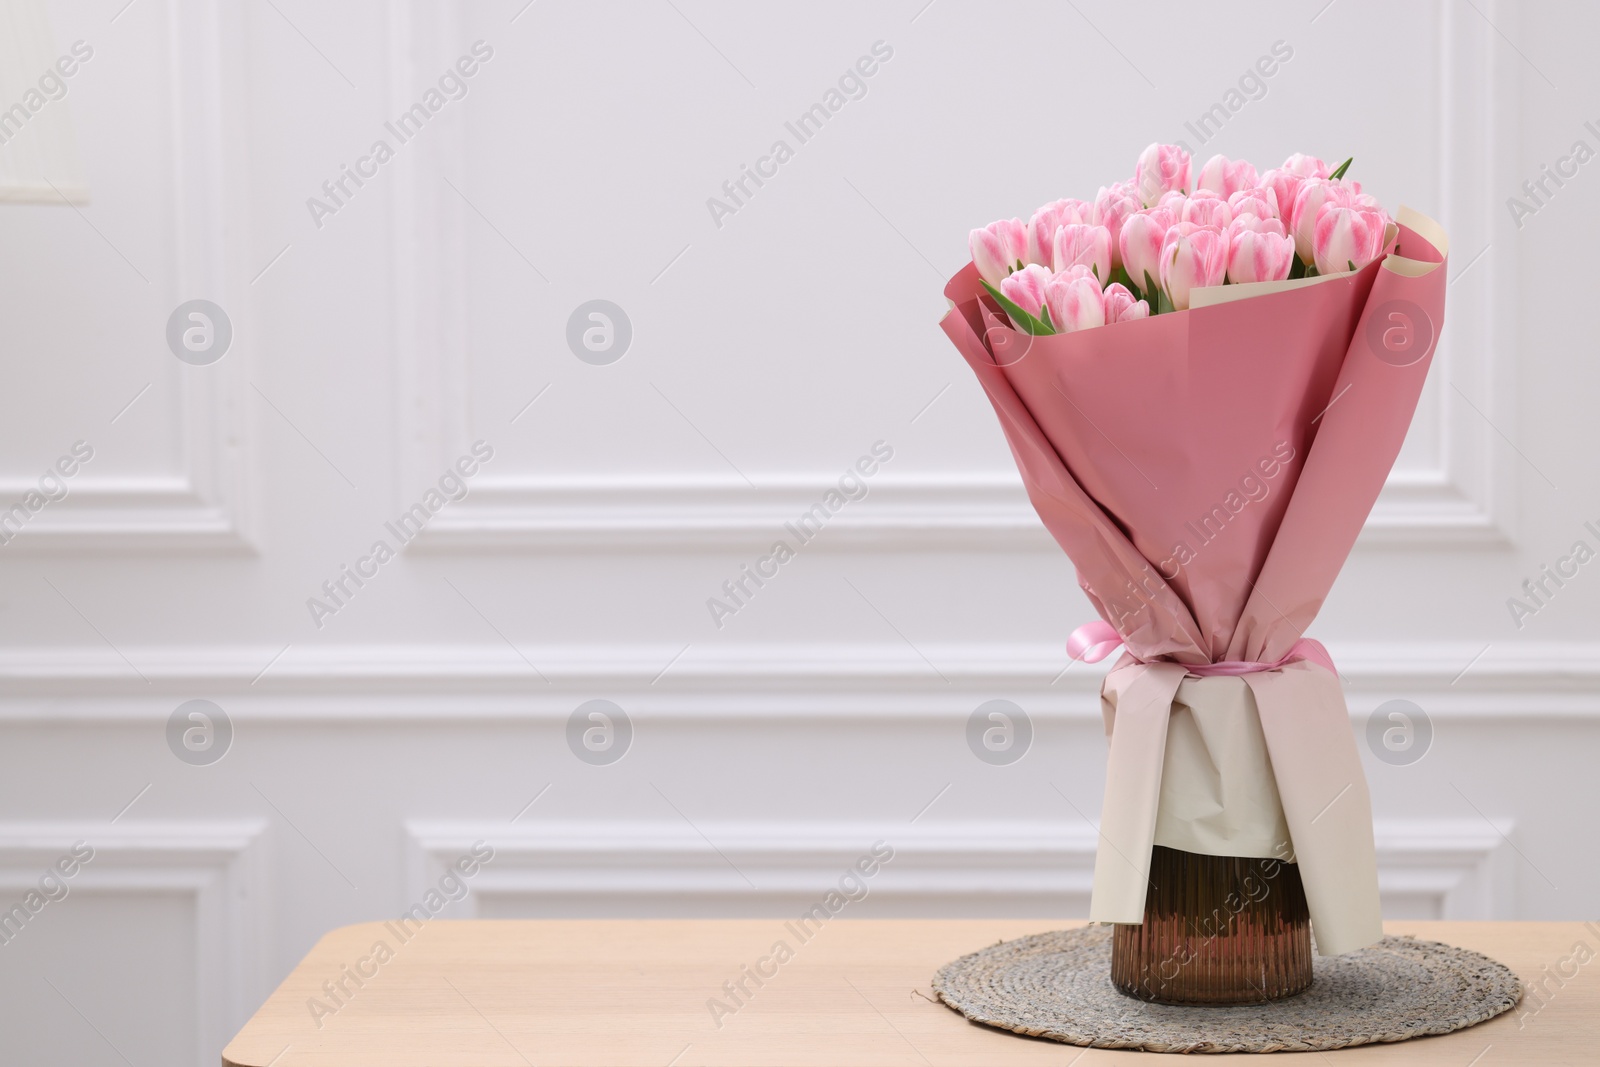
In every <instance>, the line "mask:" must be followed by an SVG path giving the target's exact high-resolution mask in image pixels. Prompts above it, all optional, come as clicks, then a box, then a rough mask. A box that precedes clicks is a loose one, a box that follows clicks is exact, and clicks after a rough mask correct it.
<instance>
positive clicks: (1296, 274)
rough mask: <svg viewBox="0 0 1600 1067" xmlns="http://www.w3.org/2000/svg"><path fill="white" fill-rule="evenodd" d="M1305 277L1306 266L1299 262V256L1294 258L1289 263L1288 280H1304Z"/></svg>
mask: <svg viewBox="0 0 1600 1067" xmlns="http://www.w3.org/2000/svg"><path fill="white" fill-rule="evenodd" d="M1305 276H1306V265H1305V263H1304V262H1302V261H1301V259H1300V257H1299V256H1295V257H1294V258H1293V259H1292V260H1290V261H1289V277H1290V278H1304V277H1305Z"/></svg>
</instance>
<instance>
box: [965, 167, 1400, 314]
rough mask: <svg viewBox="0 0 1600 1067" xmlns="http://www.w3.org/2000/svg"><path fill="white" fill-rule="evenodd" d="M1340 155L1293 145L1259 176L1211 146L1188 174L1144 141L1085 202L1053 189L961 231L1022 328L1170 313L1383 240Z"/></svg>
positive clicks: (1333, 269)
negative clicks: (1026, 206)
mask: <svg viewBox="0 0 1600 1067" xmlns="http://www.w3.org/2000/svg"><path fill="white" fill-rule="evenodd" d="M1350 162H1351V161H1350V160H1348V159H1347V160H1345V161H1344V163H1343V164H1341V165H1340V166H1339V167H1337V168H1335V169H1333V170H1330V169H1329V167H1328V165H1327V164H1326V163H1324V162H1323V161H1322V160H1320V159H1316V158H1315V157H1312V156H1306V155H1300V154H1298V153H1296V154H1295V155H1292V156H1290V157H1289V158H1288V159H1286V160H1285V161H1284V163H1283V166H1281V167H1277V168H1275V169H1273V170H1269V171H1267V172H1266V173H1265V174H1258V173H1257V172H1256V168H1255V167H1254V166H1252V165H1251V164H1250V163H1249V162H1247V161H1245V160H1242V159H1238V160H1234V159H1228V158H1227V157H1226V156H1220V155H1219V156H1213V157H1211V159H1210V160H1209V161H1208V162H1207V163H1206V165H1205V166H1203V167H1201V168H1200V173H1199V174H1198V175H1196V176H1194V178H1193V180H1192V182H1191V176H1190V163H1189V154H1188V153H1187V152H1185V151H1183V149H1181V148H1178V147H1176V146H1174V145H1162V144H1153V145H1151V146H1150V147H1149V148H1146V149H1145V150H1144V152H1143V153H1142V154H1141V155H1140V156H1139V162H1138V163H1137V164H1136V165H1135V167H1134V169H1133V178H1132V180H1130V181H1125V182H1118V183H1117V184H1115V185H1111V186H1102V187H1101V189H1100V193H1099V195H1097V196H1096V197H1095V199H1094V203H1092V204H1091V203H1089V202H1088V201H1086V200H1073V199H1065V200H1056V201H1053V202H1051V203H1048V204H1046V205H1044V206H1043V207H1041V208H1040V209H1039V210H1038V211H1035V212H1034V213H1033V217H1032V218H1031V219H1029V220H1028V222H1027V223H1026V224H1024V223H1023V221H1022V220H1021V219H1001V220H1000V221H999V222H991V223H990V224H989V225H988V226H985V227H984V228H983V229H981V230H973V231H972V235H971V237H970V238H969V241H968V244H969V247H970V249H971V252H972V262H973V263H974V264H976V265H977V268H978V273H979V274H980V275H981V276H982V278H983V282H984V285H985V287H986V288H987V290H988V292H989V295H990V296H992V297H993V298H994V300H995V301H996V303H998V304H999V305H1000V306H1001V307H1002V308H1004V309H1005V311H1006V314H1007V315H1008V316H1009V317H1010V319H1011V321H1012V322H1013V323H1015V324H1016V326H1017V328H1018V329H1021V330H1026V331H1027V332H1028V333H1030V334H1033V335H1035V336H1038V335H1044V334H1053V333H1066V332H1069V331H1071V330H1084V329H1088V328H1090V327H1093V326H1107V325H1110V324H1112V323H1116V322H1124V321H1127V320H1129V319H1142V318H1146V317H1148V316H1150V315H1158V314H1161V313H1162V312H1164V311H1183V310H1185V309H1187V308H1188V307H1189V301H1190V294H1191V293H1192V292H1193V291H1194V290H1195V289H1199V288H1204V287H1207V286H1215V285H1223V284H1225V283H1233V284H1241V283H1246V282H1276V281H1284V280H1287V279H1291V278H1306V277H1315V276H1318V275H1325V274H1334V273H1338V272H1342V271H1345V272H1347V271H1356V270H1360V269H1361V268H1362V267H1365V266H1366V265H1367V264H1368V263H1371V262H1372V261H1373V260H1374V259H1376V258H1377V257H1378V255H1379V253H1380V252H1382V251H1383V246H1384V237H1385V234H1386V233H1387V231H1388V227H1389V223H1390V219H1389V216H1388V215H1387V214H1386V213H1385V212H1384V210H1383V208H1382V207H1381V206H1379V204H1378V201H1377V200H1376V199H1375V198H1373V197H1372V196H1370V195H1368V194H1366V193H1363V192H1362V191H1361V185H1360V183H1359V182H1352V181H1348V180H1346V179H1345V177H1344V174H1345V171H1346V170H1348V169H1349V167H1350Z"/></svg>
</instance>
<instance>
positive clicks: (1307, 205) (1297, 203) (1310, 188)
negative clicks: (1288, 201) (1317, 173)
mask: <svg viewBox="0 0 1600 1067" xmlns="http://www.w3.org/2000/svg"><path fill="white" fill-rule="evenodd" d="M1350 196H1351V192H1350V188H1349V186H1346V185H1344V184H1342V183H1340V182H1334V181H1329V180H1328V179H1327V178H1307V179H1306V180H1305V181H1304V182H1302V183H1301V185H1300V191H1299V192H1298V193H1296V194H1295V198H1294V210H1293V211H1292V212H1291V213H1290V217H1289V233H1290V234H1291V235H1292V236H1293V237H1294V250H1295V254H1296V255H1298V256H1299V257H1300V262H1302V263H1306V264H1310V263H1312V262H1314V261H1315V258H1316V257H1315V252H1316V248H1315V245H1316V230H1317V213H1318V212H1319V211H1321V210H1322V207H1323V205H1324V204H1335V205H1337V206H1339V207H1349V206H1350Z"/></svg>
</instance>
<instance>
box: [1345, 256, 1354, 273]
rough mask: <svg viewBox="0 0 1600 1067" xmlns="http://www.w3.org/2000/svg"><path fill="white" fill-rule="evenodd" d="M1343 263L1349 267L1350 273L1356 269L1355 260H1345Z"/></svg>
mask: <svg viewBox="0 0 1600 1067" xmlns="http://www.w3.org/2000/svg"><path fill="white" fill-rule="evenodd" d="M1345 263H1346V264H1348V265H1349V267H1350V269H1351V270H1352V271H1354V270H1355V269H1356V261H1355V260H1353V259H1347V260H1345Z"/></svg>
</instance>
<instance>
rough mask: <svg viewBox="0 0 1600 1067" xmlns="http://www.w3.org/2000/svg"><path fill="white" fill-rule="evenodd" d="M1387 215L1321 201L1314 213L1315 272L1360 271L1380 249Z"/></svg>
mask: <svg viewBox="0 0 1600 1067" xmlns="http://www.w3.org/2000/svg"><path fill="white" fill-rule="evenodd" d="M1388 225H1389V219H1388V216H1386V215H1385V214H1384V213H1383V212H1382V211H1373V210H1372V209H1371V208H1362V207H1346V206H1344V205H1341V204H1334V203H1328V204H1323V205H1322V208H1321V210H1320V211H1318V212H1317V223H1316V238H1315V243H1316V248H1315V254H1316V264H1317V273H1318V274H1335V273H1337V272H1339V271H1342V270H1360V269H1361V268H1362V267H1365V266H1366V265H1367V264H1368V263H1371V262H1372V261H1373V260H1375V259H1377V258H1378V253H1380V252H1382V251H1383V234H1384V230H1385V228H1386V227H1387V226H1388Z"/></svg>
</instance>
